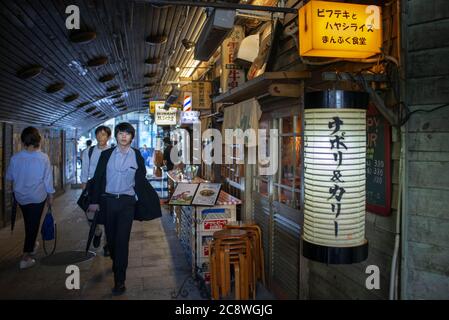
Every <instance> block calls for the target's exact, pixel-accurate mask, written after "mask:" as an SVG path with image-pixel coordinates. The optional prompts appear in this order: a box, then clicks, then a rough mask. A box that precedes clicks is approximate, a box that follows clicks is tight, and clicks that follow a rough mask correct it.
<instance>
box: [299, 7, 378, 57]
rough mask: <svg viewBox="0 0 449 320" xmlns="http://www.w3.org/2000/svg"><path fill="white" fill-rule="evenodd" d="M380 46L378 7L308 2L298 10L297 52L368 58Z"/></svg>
mask: <svg viewBox="0 0 449 320" xmlns="http://www.w3.org/2000/svg"><path fill="white" fill-rule="evenodd" d="M381 46H382V18H381V8H380V7H378V6H374V5H361V4H348V3H340V2H327V1H310V2H309V3H308V4H306V5H305V6H303V7H302V8H300V9H299V54H300V55H301V56H311V57H335V58H368V57H370V56H372V55H375V54H377V53H380V48H381Z"/></svg>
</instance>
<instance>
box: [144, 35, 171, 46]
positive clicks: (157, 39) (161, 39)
mask: <svg viewBox="0 0 449 320" xmlns="http://www.w3.org/2000/svg"><path fill="white" fill-rule="evenodd" d="M167 40H168V37H167V36H166V35H160V36H148V37H147V38H146V39H145V41H146V42H147V43H149V44H151V45H155V44H163V43H165V42H167Z"/></svg>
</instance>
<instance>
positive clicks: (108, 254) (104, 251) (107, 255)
mask: <svg viewBox="0 0 449 320" xmlns="http://www.w3.org/2000/svg"><path fill="white" fill-rule="evenodd" d="M103 255H104V256H105V257H109V256H110V255H111V253H110V252H109V247H108V245H105V246H104V247H103Z"/></svg>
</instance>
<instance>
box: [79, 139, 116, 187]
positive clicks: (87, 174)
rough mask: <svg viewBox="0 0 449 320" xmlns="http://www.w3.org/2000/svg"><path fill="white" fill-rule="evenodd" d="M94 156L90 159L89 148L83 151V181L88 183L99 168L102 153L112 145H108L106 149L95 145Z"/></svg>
mask: <svg viewBox="0 0 449 320" xmlns="http://www.w3.org/2000/svg"><path fill="white" fill-rule="evenodd" d="M93 148H94V149H93V151H92V156H91V157H90V159H89V149H86V150H84V151H83V156H82V159H81V161H82V162H81V163H82V167H81V183H86V182H87V181H88V180H89V179H92V178H93V177H94V174H95V169H96V168H97V164H98V160H99V159H100V155H101V153H102V152H103V151H104V150H107V149H109V148H110V146H106V147H105V148H104V149H100V148H99V147H98V145H96V146H95V147H93Z"/></svg>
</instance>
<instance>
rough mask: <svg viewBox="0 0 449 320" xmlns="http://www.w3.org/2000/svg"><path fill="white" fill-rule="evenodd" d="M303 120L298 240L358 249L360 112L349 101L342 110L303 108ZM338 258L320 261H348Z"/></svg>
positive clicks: (362, 156) (361, 229)
mask: <svg viewBox="0 0 449 320" xmlns="http://www.w3.org/2000/svg"><path fill="white" fill-rule="evenodd" d="M340 92H342V91H340ZM357 94H360V93H355V95H354V96H355V97H356V98H357ZM348 97H351V95H350V94H348V95H346V96H344V95H341V96H338V94H337V95H336V99H335V101H337V102H336V103H339V102H342V101H343V103H344V102H347V98H348ZM339 99H341V100H340V101H339ZM329 100H330V99H329ZM306 108H307V106H306ZM365 108H366V107H365ZM304 120H305V126H304V128H305V131H304V139H305V142H304V143H305V144H304V186H305V205H304V236H303V239H304V241H305V242H307V243H308V244H309V246H315V247H317V246H318V247H321V246H324V247H328V248H338V249H341V248H345V249H348V248H351V247H359V248H362V247H364V246H365V244H366V240H365V213H366V211H365V201H366V197H365V184H366V175H365V170H366V109H363V108H361V107H360V108H356V107H355V106H353V105H351V104H350V103H349V104H348V107H346V108H342V107H339V108H336V107H333V108H332V107H327V108H326V107H322V108H318V107H317V108H310V109H309V108H307V109H305V111H304ZM362 251H363V250H362ZM321 252H322V251H321ZM337 252H339V254H341V252H342V250H340V251H338V250H337ZM348 256H350V258H351V259H353V258H354V256H353V254H350V255H348ZM346 258H347V257H346ZM339 259H344V258H341V257H338V258H336V259H335V261H329V257H326V259H323V260H324V261H325V262H328V263H348V261H345V262H342V260H339ZM351 262H354V261H350V262H349V263H351Z"/></svg>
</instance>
